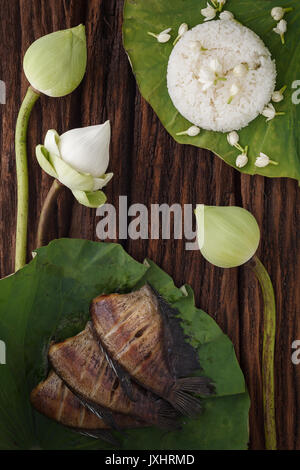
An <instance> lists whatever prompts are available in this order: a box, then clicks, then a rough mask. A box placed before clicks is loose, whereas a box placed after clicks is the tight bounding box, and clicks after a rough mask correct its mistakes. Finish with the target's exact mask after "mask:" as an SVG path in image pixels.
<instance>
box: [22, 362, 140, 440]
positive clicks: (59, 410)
mask: <svg viewBox="0 0 300 470" xmlns="http://www.w3.org/2000/svg"><path fill="white" fill-rule="evenodd" d="M30 401H31V404H32V405H33V406H34V408H35V409H36V410H37V411H38V412H39V413H42V414H44V415H45V416H47V417H48V418H50V419H53V420H55V421H57V422H58V423H61V424H63V425H64V426H67V427H68V428H71V429H73V430H76V431H78V432H80V433H82V434H86V435H89V436H91V437H95V438H102V439H104V440H106V441H108V442H110V443H115V439H114V438H113V436H112V434H111V433H110V432H108V430H109V429H110V427H109V425H108V424H107V423H106V422H105V421H104V420H103V419H101V418H99V417H98V416H96V415H95V414H94V413H92V412H91V411H90V410H88V409H87V408H86V407H85V406H84V405H83V404H82V403H81V401H80V400H79V399H78V398H77V397H76V396H75V395H74V394H73V393H72V392H71V390H69V388H68V387H67V386H66V385H65V384H64V382H63V381H62V380H61V379H60V378H59V377H58V375H57V374H56V373H55V372H54V371H51V372H50V374H49V375H48V377H47V379H46V380H45V381H44V382H41V383H40V384H39V385H37V387H36V388H35V389H33V390H32V392H31V395H30ZM114 419H115V421H116V423H117V424H118V427H119V428H120V429H130V428H137V427H144V426H145V423H142V422H141V421H139V420H136V419H134V418H132V417H131V416H126V415H121V414H115V415H114Z"/></svg>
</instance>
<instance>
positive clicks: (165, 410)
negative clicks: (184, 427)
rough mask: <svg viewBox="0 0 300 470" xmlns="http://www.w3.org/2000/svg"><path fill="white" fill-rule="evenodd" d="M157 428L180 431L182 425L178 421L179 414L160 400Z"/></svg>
mask: <svg viewBox="0 0 300 470" xmlns="http://www.w3.org/2000/svg"><path fill="white" fill-rule="evenodd" d="M157 404H158V417H157V426H158V427H159V428H161V429H165V430H167V431H175V430H180V429H181V426H180V423H179V422H178V421H177V418H178V416H179V413H178V412H177V411H176V410H175V409H174V408H173V407H172V406H171V405H170V404H169V403H167V402H165V401H164V400H158V402H157Z"/></svg>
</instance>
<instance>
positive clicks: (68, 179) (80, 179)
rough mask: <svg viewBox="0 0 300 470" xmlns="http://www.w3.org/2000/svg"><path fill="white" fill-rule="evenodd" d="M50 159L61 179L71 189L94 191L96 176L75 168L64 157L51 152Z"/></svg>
mask: <svg viewBox="0 0 300 470" xmlns="http://www.w3.org/2000/svg"><path fill="white" fill-rule="evenodd" d="M49 159H50V161H51V163H52V165H53V167H54V168H55V170H56V172H57V175H58V176H57V178H58V179H59V181H60V182H61V183H62V184H64V185H65V186H67V187H68V188H70V189H71V190H79V191H93V189H94V178H93V177H92V176H91V175H85V174H83V173H79V171H76V170H74V169H73V168H72V167H71V166H70V165H68V163H66V162H65V161H64V160H63V159H62V158H60V157H58V156H57V155H55V154H54V153H49Z"/></svg>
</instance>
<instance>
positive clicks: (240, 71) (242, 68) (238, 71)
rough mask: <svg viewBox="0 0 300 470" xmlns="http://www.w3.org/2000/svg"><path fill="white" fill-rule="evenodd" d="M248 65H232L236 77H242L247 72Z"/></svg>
mask: <svg viewBox="0 0 300 470" xmlns="http://www.w3.org/2000/svg"><path fill="white" fill-rule="evenodd" d="M248 70H249V69H248V66H247V65H245V64H238V65H236V66H235V67H234V69H233V73H234V75H236V76H237V77H244V76H245V75H246V74H247V72H248Z"/></svg>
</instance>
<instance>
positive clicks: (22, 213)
mask: <svg viewBox="0 0 300 470" xmlns="http://www.w3.org/2000/svg"><path fill="white" fill-rule="evenodd" d="M39 96H40V94H39V93H38V92H37V91H36V90H34V89H33V88H32V87H29V88H28V90H27V93H26V95H25V98H24V101H23V103H22V105H21V108H20V111H19V115H18V119H17V125H16V135H15V152H16V170H17V195H18V210H17V228H16V255H15V271H18V270H19V269H21V268H22V267H23V266H24V265H25V264H26V250H27V225H28V193H29V190H28V187H29V185H28V164H27V129H28V121H29V117H30V114H31V111H32V108H33V106H34V104H35V103H36V101H37V100H38V98H39Z"/></svg>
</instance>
